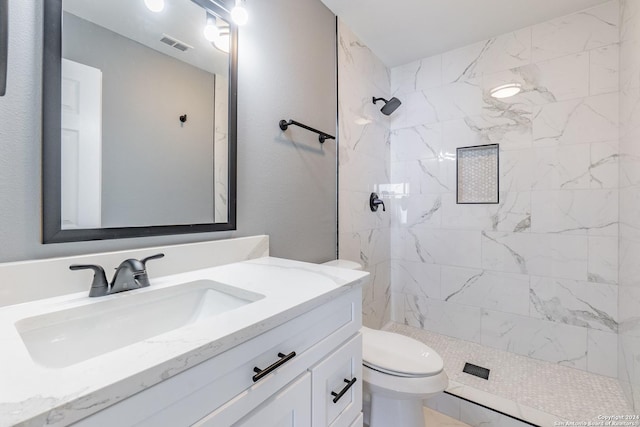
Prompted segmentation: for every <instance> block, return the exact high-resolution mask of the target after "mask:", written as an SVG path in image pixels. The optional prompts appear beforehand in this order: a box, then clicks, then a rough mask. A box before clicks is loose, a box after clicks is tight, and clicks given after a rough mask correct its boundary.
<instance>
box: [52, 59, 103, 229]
mask: <svg viewBox="0 0 640 427" xmlns="http://www.w3.org/2000/svg"><path fill="white" fill-rule="evenodd" d="M61 161H62V187H61V193H62V195H61V197H62V228H63V229H73V228H100V227H101V226H102V220H101V212H102V72H101V71H100V70H98V69H97V68H93V67H89V66H88V65H84V64H79V63H77V62H74V61H69V60H67V59H63V60H62V157H61Z"/></svg>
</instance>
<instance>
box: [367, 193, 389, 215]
mask: <svg viewBox="0 0 640 427" xmlns="http://www.w3.org/2000/svg"><path fill="white" fill-rule="evenodd" d="M380 205H382V212H386V210H387V209H386V208H385V207H384V202H383V201H382V200H381V199H380V198H379V197H378V194H376V193H371V196H369V207H370V208H371V212H378V207H380Z"/></svg>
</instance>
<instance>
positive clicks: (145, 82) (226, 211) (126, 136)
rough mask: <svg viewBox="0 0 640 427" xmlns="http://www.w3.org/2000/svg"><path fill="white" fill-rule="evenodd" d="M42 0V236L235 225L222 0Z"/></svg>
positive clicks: (228, 47)
mask: <svg viewBox="0 0 640 427" xmlns="http://www.w3.org/2000/svg"><path fill="white" fill-rule="evenodd" d="M44 5H45V11H44V13H45V30H44V75H43V97H44V99H43V102H44V111H43V241H44V243H54V242H69V241H81V240H96V239H111V238H124V237H139V236H153V235H163V234H181V233H196V232H209V231H222V230H233V229H235V217H236V212H235V210H236V207H235V200H236V182H235V181H236V177H235V167H236V88H237V29H236V27H235V26H234V25H233V24H230V23H231V22H232V21H231V19H230V14H229V12H228V9H227V8H226V6H225V4H223V3H222V4H219V3H214V2H213V1H212V0H110V1H108V2H106V1H104V0H52V1H47V2H45V3H44ZM158 5H160V6H162V8H161V10H160V11H156V10H157V9H158Z"/></svg>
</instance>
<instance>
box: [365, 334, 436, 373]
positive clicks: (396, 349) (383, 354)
mask: <svg viewBox="0 0 640 427" xmlns="http://www.w3.org/2000/svg"><path fill="white" fill-rule="evenodd" d="M362 361H363V363H364V364H365V365H366V366H368V367H370V368H373V369H376V370H379V371H382V372H387V373H390V374H392V375H393V374H397V375H398V376H415V377H425V376H430V375H436V374H438V373H440V372H441V371H442V369H443V368H444V362H443V361H442V358H441V357H440V355H439V354H438V353H436V352H435V351H434V350H433V349H432V348H430V347H429V346H427V345H425V344H423V343H421V342H420V341H417V340H414V339H413V338H409V337H406V336H404V335H400V334H395V333H392V332H385V331H377V330H374V329H369V328H366V327H363V328H362Z"/></svg>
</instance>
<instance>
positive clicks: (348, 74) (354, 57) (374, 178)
mask: <svg viewBox="0 0 640 427" xmlns="http://www.w3.org/2000/svg"><path fill="white" fill-rule="evenodd" d="M389 91H390V83H389V71H388V69H387V68H386V67H385V65H384V64H383V63H382V62H381V61H380V60H379V59H378V58H377V57H376V56H375V55H374V54H373V53H372V52H371V51H370V50H369V48H367V47H366V46H365V45H364V44H363V43H362V42H360V40H358V38H357V37H356V36H355V35H354V34H353V33H352V32H351V30H350V29H349V28H348V27H347V26H346V25H344V24H343V23H342V22H340V21H339V23H338V115H339V117H338V123H339V138H338V139H339V159H340V161H339V168H338V187H339V189H338V194H339V200H338V211H339V212H338V229H339V236H338V241H339V255H340V258H344V259H350V260H354V261H358V262H360V263H361V264H362V265H363V266H364V268H365V269H366V270H367V271H369V272H370V273H371V277H370V281H369V283H368V285H367V286H365V288H364V289H363V304H362V309H363V322H364V324H365V325H367V326H369V327H374V328H379V327H381V326H382V325H383V324H385V323H386V322H387V321H388V320H389V303H390V299H391V293H390V286H389V276H390V273H389V272H390V258H391V257H390V215H389V213H388V212H386V213H385V212H383V211H382V209H379V210H378V212H377V213H372V212H371V210H370V209H369V195H370V194H371V192H377V193H379V194H382V192H383V190H384V188H385V186H387V185H388V184H389V179H390V178H389V120H388V119H387V117H386V116H384V115H383V114H382V113H381V112H380V111H379V110H380V107H381V105H380V104H379V105H378V106H377V107H376V106H375V105H373V103H372V102H371V97H372V96H374V95H375V96H376V97H385V98H388V97H389ZM387 211H388V209H387Z"/></svg>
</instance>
